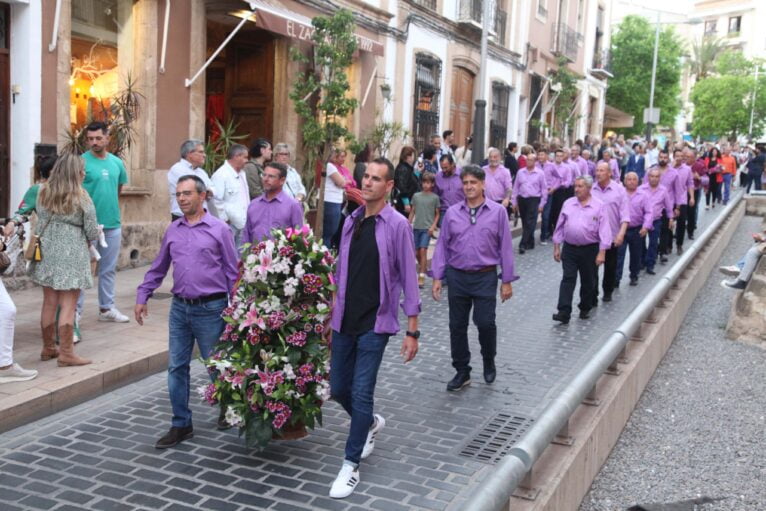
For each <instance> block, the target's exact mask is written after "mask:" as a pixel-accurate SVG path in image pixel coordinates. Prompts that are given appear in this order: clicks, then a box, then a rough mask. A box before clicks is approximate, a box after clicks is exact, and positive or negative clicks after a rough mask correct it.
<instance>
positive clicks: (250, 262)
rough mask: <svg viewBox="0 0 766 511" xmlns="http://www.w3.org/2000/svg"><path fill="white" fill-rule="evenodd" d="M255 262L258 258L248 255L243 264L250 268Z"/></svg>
mask: <svg viewBox="0 0 766 511" xmlns="http://www.w3.org/2000/svg"><path fill="white" fill-rule="evenodd" d="M256 261H258V258H257V257H255V254H250V255H249V256H247V259H245V264H246V265H247V266H248V267H250V266H253V265H254V264H255V263H256Z"/></svg>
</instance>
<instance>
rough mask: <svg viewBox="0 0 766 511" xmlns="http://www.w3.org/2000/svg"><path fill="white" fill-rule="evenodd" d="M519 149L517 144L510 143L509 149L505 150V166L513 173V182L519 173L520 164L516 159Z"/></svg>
mask: <svg viewBox="0 0 766 511" xmlns="http://www.w3.org/2000/svg"><path fill="white" fill-rule="evenodd" d="M517 149H518V144H517V143H516V142H509V143H508V147H506V148H505V155H503V165H504V166H505V168H507V169H508V171H509V172H510V173H511V179H512V180H513V179H516V174H517V173H518V172H519V165H520V162H519V160H517V159H516V151H517ZM522 168H523V167H522Z"/></svg>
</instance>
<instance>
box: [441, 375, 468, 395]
mask: <svg viewBox="0 0 766 511" xmlns="http://www.w3.org/2000/svg"><path fill="white" fill-rule="evenodd" d="M470 383H471V373H466V372H462V371H461V372H458V373H457V374H456V375H455V377H454V378H452V379H451V380H450V381H449V383H447V390H448V391H449V392H455V391H458V390H460V389H462V388H463V387H465V386H466V385H469V384H470Z"/></svg>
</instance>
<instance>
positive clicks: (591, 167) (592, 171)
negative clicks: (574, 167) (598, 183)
mask: <svg viewBox="0 0 766 511" xmlns="http://www.w3.org/2000/svg"><path fill="white" fill-rule="evenodd" d="M582 157H583V159H584V160H585V163H587V164H588V172H587V175H589V176H590V177H592V178H593V179H595V178H596V162H595V161H593V159H592V158H591V153H590V151H589V150H587V149H583V151H582ZM583 175H584V174H583Z"/></svg>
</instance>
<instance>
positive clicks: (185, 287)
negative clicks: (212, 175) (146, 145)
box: [134, 175, 238, 449]
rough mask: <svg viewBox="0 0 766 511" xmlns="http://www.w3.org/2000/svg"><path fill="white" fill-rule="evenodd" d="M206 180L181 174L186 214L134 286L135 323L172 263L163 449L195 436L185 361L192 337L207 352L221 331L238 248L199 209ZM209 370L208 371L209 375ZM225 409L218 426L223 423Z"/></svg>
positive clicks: (178, 194)
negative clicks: (167, 424) (168, 409)
mask: <svg viewBox="0 0 766 511" xmlns="http://www.w3.org/2000/svg"><path fill="white" fill-rule="evenodd" d="M206 199H207V190H206V189H205V183H204V182H203V181H202V179H200V178H199V177H197V176H194V175H188V176H182V177H181V178H180V179H179V180H178V184H177V185H176V200H177V201H178V206H179V207H180V208H181V212H182V213H183V214H184V216H183V217H182V218H180V219H178V220H176V221H175V222H173V223H171V224H170V226H169V227H168V228H167V230H166V231H165V237H164V238H163V239H162V245H160V251H159V253H158V254H157V258H156V259H155V260H154V262H153V263H152V266H151V268H149V271H148V272H146V276H144V281H143V282H142V283H141V285H140V286H138V291H137V293H136V307H135V309H134V314H135V317H136V322H137V323H138V324H139V325H143V324H144V318H145V317H147V316H148V315H149V308H148V306H147V301H148V300H149V297H151V296H152V293H153V292H154V291H155V290H156V289H157V288H158V287H160V284H162V280H163V279H164V278H165V275H167V272H168V269H169V268H170V264H171V263H173V288H172V290H171V292H172V293H173V303H172V305H171V306H170V316H169V327H170V339H169V346H168V392H169V394H170V404H171V406H172V408H173V419H172V422H171V428H170V431H169V432H168V433H167V434H166V435H165V436H163V437H162V438H160V439H159V440H158V441H157V443H156V444H155V447H156V448H157V449H167V448H168V447H173V446H175V445H177V444H178V443H179V442H183V441H184V440H187V439H189V438H191V437H193V436H194V428H193V427H192V412H191V410H190V409H189V364H190V362H191V357H192V350H193V349H194V340H195V339H196V340H197V346H198V347H199V352H200V356H201V357H202V358H208V357H209V356H210V354H211V353H212V351H213V348H214V346H215V344H216V343H217V342H218V339H219V338H220V337H221V333H222V332H223V329H224V326H225V325H224V321H223V318H222V317H221V313H222V312H223V309H224V308H225V307H226V306H227V305H228V301H229V293H230V292H231V290H232V289H233V287H234V283H235V282H236V280H237V276H238V270H237V250H236V248H235V247H234V235H233V234H232V232H231V229H229V226H228V225H227V224H225V223H224V222H223V221H221V220H219V219H217V218H215V217H214V216H212V215H211V214H210V213H208V212H206V211H205V210H204V209H203V205H204V204H205V200H206ZM212 377H213V376H212V375H211V378H212ZM228 427H229V425H228V424H227V423H226V420H225V410H224V409H223V408H222V409H221V412H220V415H219V416H218V428H219V429H227V428H228Z"/></svg>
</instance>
